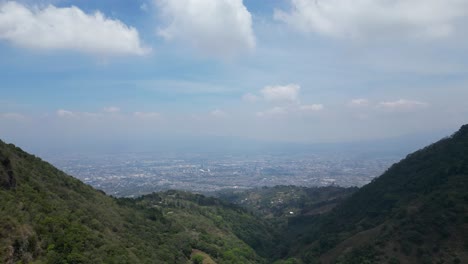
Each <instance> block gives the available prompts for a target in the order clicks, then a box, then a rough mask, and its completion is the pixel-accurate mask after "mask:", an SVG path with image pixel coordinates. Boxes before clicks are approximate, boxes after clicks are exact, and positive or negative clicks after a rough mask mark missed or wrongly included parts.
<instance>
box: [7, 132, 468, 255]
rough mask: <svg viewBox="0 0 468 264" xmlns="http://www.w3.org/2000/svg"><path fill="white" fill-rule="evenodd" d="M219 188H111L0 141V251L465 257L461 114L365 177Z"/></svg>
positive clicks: (467, 231) (465, 153)
mask: <svg viewBox="0 0 468 264" xmlns="http://www.w3.org/2000/svg"><path fill="white" fill-rule="evenodd" d="M219 197H220V198H222V199H219V198H214V197H206V196H203V195H200V194H192V193H188V192H181V191H166V192H161V193H153V194H150V195H146V196H143V197H139V198H136V199H129V198H119V199H117V198H113V197H109V196H106V195H105V194H104V193H103V192H101V191H97V190H95V189H93V188H92V187H90V186H88V185H85V184H83V183H81V182H80V181H79V180H77V179H75V178H73V177H71V176H68V175H66V174H64V173H63V172H61V171H59V170H57V169H56V168H54V167H53V166H51V165H50V164H48V163H46V162H44V161H42V160H41V159H39V158H37V157H34V156H32V155H29V154H27V153H25V152H24V151H22V150H21V149H19V148H17V147H15V146H13V145H11V144H10V145H8V144H5V143H3V142H1V141H0V201H1V203H0V262H2V263H276V264H285V263H288V264H293V263H389V264H397V263H437V264H438V263H454V264H456V263H468V125H466V126H463V127H462V128H461V129H460V130H459V131H458V132H457V133H455V134H454V135H453V136H451V137H449V138H445V139H443V140H441V141H439V142H437V143H434V144H432V145H430V146H428V147H426V148H424V149H422V150H419V151H417V152H415V153H413V154H410V155H408V157H406V158H405V159H404V160H402V161H401V162H399V163H397V164H395V165H393V166H392V167H391V168H389V169H388V170H387V171H386V172H385V173H384V174H383V175H382V176H380V177H378V178H376V179H375V180H373V181H372V182H371V183H370V184H368V185H366V186H364V187H362V188H361V189H356V188H349V189H345V188H339V187H327V188H303V187H294V186H277V187H272V188H260V189H253V190H248V191H244V192H237V191H226V192H224V193H221V194H219ZM233 203H235V204H233ZM241 206H244V207H241ZM291 212H293V213H291Z"/></svg>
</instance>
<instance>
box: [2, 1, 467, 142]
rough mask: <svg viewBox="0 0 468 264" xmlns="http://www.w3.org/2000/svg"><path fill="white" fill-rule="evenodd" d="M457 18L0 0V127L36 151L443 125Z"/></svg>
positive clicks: (461, 35)
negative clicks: (55, 148) (117, 144)
mask: <svg viewBox="0 0 468 264" xmlns="http://www.w3.org/2000/svg"><path fill="white" fill-rule="evenodd" d="M434 10H437V13H434V12H433V11H434ZM58 21H59V22H58ZM467 22H468V1H460V0H447V1H438V0H430V1H427V0H426V1H419V0H413V1H400V0H395V1H380V0H377V1H367V0H359V1H352V2H349V1H345V0H328V1H306V0H282V1H279V0H275V1H254V0H245V1H241V0H216V1H215V0H203V1H186V2H185V1H167V0H156V1H149V0H148V1H142V0H139V1H110V0H105V1H90V0H83V1H60V0H57V1H0V58H1V60H0V79H1V80H2V84H1V86H0V94H1V96H0V136H1V137H2V138H3V139H5V140H7V141H11V142H15V143H17V144H19V145H20V146H24V147H29V148H32V149H34V150H37V151H39V150H41V149H43V148H44V147H45V146H47V147H49V148H54V147H57V148H58V147H59V146H60V147H63V146H64V145H66V146H68V147H70V148H73V147H77V148H78V147H83V146H86V145H90V146H94V147H96V146H97V147H98V146H99V144H102V145H103V146H104V145H105V144H110V145H113V144H116V143H119V144H125V143H131V144H137V142H139V144H141V145H145V144H147V143H149V142H164V141H171V142H179V143H180V142H181V141H180V140H183V142H185V143H188V142H198V141H200V140H202V141H203V142H207V143H208V144H209V142H210V140H211V139H216V140H220V139H226V140H232V139H235V140H241V141H243V140H246V141H248V142H278V143H280V142H295V143H323V142H352V141H361V140H374V139H384V138H395V137H399V136H407V135H412V136H414V135H420V134H426V133H428V131H442V132H441V133H439V134H444V133H445V132H447V133H448V131H454V130H455V129H456V128H458V127H459V126H460V125H461V124H463V123H464V122H466V120H467V119H466V116H467V114H468V104H467V103H466V98H468V89H467V84H468V78H467V77H468V74H467V66H468V65H467V61H468V60H467V55H466V54H468V53H467V51H468V50H467V49H468V38H467V36H468V32H467V30H468V29H466V27H464V25H466V23H467ZM71 32H73V33H71Z"/></svg>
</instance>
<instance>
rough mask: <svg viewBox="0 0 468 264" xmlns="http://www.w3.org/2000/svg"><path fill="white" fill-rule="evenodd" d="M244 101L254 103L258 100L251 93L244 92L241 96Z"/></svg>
mask: <svg viewBox="0 0 468 264" xmlns="http://www.w3.org/2000/svg"><path fill="white" fill-rule="evenodd" d="M242 100H243V101H244V102H249V103H255V102H257V101H258V96H256V95H255V94H252V93H246V94H244V95H243V96H242Z"/></svg>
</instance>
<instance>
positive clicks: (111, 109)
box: [103, 106, 120, 113]
mask: <svg viewBox="0 0 468 264" xmlns="http://www.w3.org/2000/svg"><path fill="white" fill-rule="evenodd" d="M103 111H104V112H106V113H118V112H120V108H118V107H115V106H109V107H104V109H103Z"/></svg>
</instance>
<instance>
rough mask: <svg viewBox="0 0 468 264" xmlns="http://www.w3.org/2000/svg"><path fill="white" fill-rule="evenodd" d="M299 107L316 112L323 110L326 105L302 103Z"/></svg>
mask: <svg viewBox="0 0 468 264" xmlns="http://www.w3.org/2000/svg"><path fill="white" fill-rule="evenodd" d="M299 108H300V109H301V110H302V111H307V112H316V111H322V110H323V108H324V106H323V104H311V105H301V106H300V107H299Z"/></svg>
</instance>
